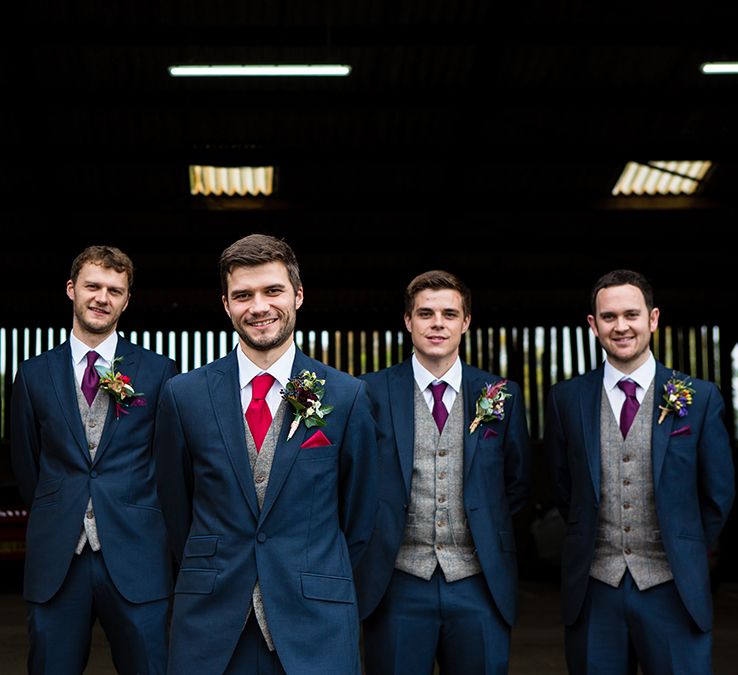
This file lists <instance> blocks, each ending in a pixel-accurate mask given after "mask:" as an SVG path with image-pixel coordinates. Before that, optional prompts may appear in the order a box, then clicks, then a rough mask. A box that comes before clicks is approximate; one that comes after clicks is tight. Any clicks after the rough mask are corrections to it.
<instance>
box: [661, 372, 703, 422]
mask: <svg viewBox="0 0 738 675" xmlns="http://www.w3.org/2000/svg"><path fill="white" fill-rule="evenodd" d="M692 394H694V389H692V383H691V382H688V381H687V378H684V379H683V380H680V379H679V378H678V377H677V376H676V371H672V377H671V379H670V380H668V381H667V382H666V384H665V385H664V401H666V405H660V406H659V410H661V414H660V415H659V424H661V423H662V422H663V421H664V420H665V419H666V416H667V415H668V414H669V413H670V412H676V414H677V415H678V416H679V417H686V416H687V414H688V413H689V411H688V410H687V406H690V405H692Z"/></svg>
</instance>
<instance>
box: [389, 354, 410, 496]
mask: <svg viewBox="0 0 738 675" xmlns="http://www.w3.org/2000/svg"><path fill="white" fill-rule="evenodd" d="M387 388H388V396H389V402H390V410H391V411H392V426H393V430H394V432H395V447H396V448H397V454H398V459H399V461H400V468H401V470H402V479H403V481H404V483H405V493H406V495H407V499H408V500H409V499H410V484H411V482H412V477H413V454H414V448H415V412H414V411H415V378H414V376H413V365H412V361H411V359H407V360H406V361H404V362H403V363H401V364H400V365H399V366H398V367H397V368H394V369H392V370H390V371H389V373H388V377H387ZM408 503H409V502H408Z"/></svg>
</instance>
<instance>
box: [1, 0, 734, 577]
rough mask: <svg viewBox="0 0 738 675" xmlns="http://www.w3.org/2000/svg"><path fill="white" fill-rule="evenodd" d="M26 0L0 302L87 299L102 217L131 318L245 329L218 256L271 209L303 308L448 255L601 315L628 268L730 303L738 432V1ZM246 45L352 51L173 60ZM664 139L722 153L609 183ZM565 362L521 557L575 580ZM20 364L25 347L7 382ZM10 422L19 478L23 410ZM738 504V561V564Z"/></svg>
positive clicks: (250, 49) (395, 284) (680, 316)
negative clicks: (553, 509)
mask: <svg viewBox="0 0 738 675" xmlns="http://www.w3.org/2000/svg"><path fill="white" fill-rule="evenodd" d="M711 4H714V5H716V6H715V7H712V6H711ZM684 7H687V5H684ZM5 15H6V18H5V21H4V22H3V23H4V30H3V40H2V41H1V42H2V46H1V47H0V49H1V50H2V60H3V63H4V66H5V67H4V68H2V69H1V70H0V78H1V80H2V88H3V91H4V94H5V96H4V101H5V103H4V104H3V106H2V113H1V115H2V120H3V130H4V133H3V134H2V140H0V144H1V145H2V160H1V161H0V172H1V173H0V198H1V199H2V216H3V218H2V220H3V228H2V235H1V236H2V246H0V275H2V283H0V307H1V308H2V312H1V313H0V328H4V329H6V330H8V331H11V330H12V329H25V328H30V329H32V330H34V329H37V328H41V329H46V328H60V327H68V326H69V325H70V311H69V310H70V308H69V304H68V301H67V300H66V298H65V296H64V286H65V282H66V280H67V278H68V273H69V266H70V263H71V261H72V259H73V258H74V256H75V255H76V254H77V253H78V252H79V251H80V250H81V249H82V248H84V247H85V246H87V245H89V244H93V243H106V244H111V245H115V246H119V247H120V248H122V249H123V250H124V251H126V252H127V253H128V254H129V255H130V256H131V257H132V259H133V261H134V263H135V265H136V282H135V287H134V293H133V298H132V301H131V305H130V307H129V309H128V310H127V312H126V314H125V315H124V317H123V320H122V322H121V325H120V328H121V329H123V330H150V331H169V330H176V331H194V330H199V331H206V330H212V331H221V330H228V329H229V327H230V326H229V323H228V321H227V318H226V317H225V315H224V313H223V310H222V305H221V302H220V287H219V278H218V268H217V261H218V256H219V255H220V252H221V251H222V250H223V248H225V247H226V246H227V245H229V244H230V243H231V242H233V241H234V240H236V239H238V238H240V237H242V236H245V235H246V234H249V233H252V232H262V233H267V234H273V235H275V236H278V237H283V238H284V239H286V240H287V241H288V242H289V243H290V244H291V245H292V246H293V248H294V249H295V251H296V253H297V256H298V259H299V260H300V264H301V269H302V276H303V282H304V284H305V305H304V306H303V308H302V309H301V310H300V313H299V315H298V328H300V329H302V330H304V331H341V332H343V333H346V332H348V331H367V332H368V333H371V332H372V331H380V332H382V331H394V332H395V333H396V332H402V330H403V324H402V311H403V304H402V293H403V290H404V287H405V285H406V284H407V282H408V281H409V280H410V279H411V278H412V277H413V276H415V275H416V274H418V273H420V272H422V271H425V270H428V269H433V268H443V269H448V270H450V271H452V272H455V273H456V274H458V275H459V276H460V277H462V278H463V279H464V280H465V281H466V282H467V283H468V284H469V286H470V287H471V289H472V293H473V320H472V326H473V328H474V327H482V328H484V329H487V327H492V328H494V329H495V330H498V329H499V328H500V327H507V328H508V329H509V330H512V329H513V328H520V329H522V328H523V327H530V328H531V329H532V328H533V327H543V328H545V329H546V330H549V329H551V328H562V327H565V326H566V327H575V326H579V327H585V326H586V315H587V313H588V311H589V306H588V305H589V289H590V287H591V286H592V284H593V283H594V281H595V280H596V279H597V278H598V277H599V276H600V275H601V274H603V273H604V272H606V271H609V270H611V269H615V268H632V269H636V270H639V271H641V272H643V273H644V274H646V276H647V277H648V278H649V279H650V280H651V281H652V283H653V285H654V288H655V292H656V304H657V305H658V306H659V307H660V309H661V321H662V324H663V325H664V326H670V327H673V329H674V331H675V335H676V333H677V332H678V331H680V330H684V331H687V332H685V333H684V335H687V333H688V330H689V329H690V327H697V332H698V334H699V331H700V328H699V327H701V326H707V327H709V329H708V330H707V334H709V336H713V337H709V340H708V343H709V344H707V345H706V346H704V347H703V348H702V349H703V350H704V352H705V354H708V356H706V357H704V358H705V359H706V360H705V362H704V363H703V362H702V361H699V359H700V358H702V357H700V356H699V354H698V357H697V359H698V361H699V362H700V364H701V365H700V367H702V366H704V368H705V372H711V373H716V374H717V375H718V376H719V379H720V385H721V389H722V392H723V394H724V396H725V400H726V404H727V411H728V413H727V421H728V424H729V429H730V431H731V434H732V438H733V439H734V447H735V438H736V430H735V419H734V407H733V400H734V397H735V396H736V392H735V391H734V387H733V382H734V381H736V380H735V376H734V371H735V367H734V366H733V358H734V357H733V356H732V354H733V352H734V351H735V349H736V345H737V344H738V319H737V318H736V312H735V310H734V295H735V291H736V289H737V285H736V282H735V260H736V250H735V247H734V246H733V245H731V244H730V243H729V242H730V241H732V240H733V235H732V233H733V230H734V229H735V226H736V211H737V210H738V209H737V207H738V190H736V187H735V186H736V180H737V179H738V126H737V125H736V124H735V120H736V119H738V103H737V101H738V96H736V88H737V87H738V78H736V77H735V76H713V77H708V76H705V75H703V74H702V73H701V72H700V64H702V63H703V62H707V61H718V60H731V59H737V58H738V47H737V46H736V40H735V25H736V23H735V22H736V19H737V18H738V10H736V9H735V8H734V7H729V6H728V5H727V4H725V3H719V4H718V3H702V4H700V5H699V6H689V7H688V11H687V10H684V11H683V10H682V7H680V5H679V4H677V5H671V6H670V8H669V10H668V11H666V12H664V11H662V10H661V9H658V10H657V9H656V8H655V7H635V6H633V7H630V6H628V7H624V6H617V5H612V6H610V5H608V6H607V7H605V6H600V5H597V6H592V4H591V3H586V2H579V1H578V0H555V1H553V2H551V1H547V2H543V1H536V0H526V1H524V2H517V3H507V4H502V5H501V4H499V3H488V2H482V1H480V0H456V1H455V2H445V1H443V0H428V1H427V2H422V3H421V2H412V1H409V0H396V1H395V2H392V3H379V2H371V1H369V0H359V1H358V2H351V3H346V2H312V1H310V0H300V1H296V0H271V1H270V2H243V3H229V2H222V1H216V2H208V3H195V2H175V1H173V0H163V1H160V2H148V3H144V2H131V3H124V4H121V3H114V4H112V5H111V4H105V3H103V4H100V3H93V2H90V1H89V0H87V1H82V0H77V1H72V0H70V1H67V2H63V3H52V2H45V1H42V2H40V3H32V4H28V3H25V4H24V3H20V4H17V5H15V6H13V7H8V8H6V9H5ZM250 63H254V64H285V63H286V64H292V63H306V64H325V63H338V64H348V65H350V66H351V69H352V70H351V74H350V75H349V76H348V77H344V78H340V77H328V78H308V77H305V78H287V77H264V78H229V77H221V78H173V77H171V76H170V75H169V73H168V67H169V66H172V65H194V64H250ZM658 160H680V161H681V160H685V161H686V160H690V161H693V160H705V161H710V162H712V165H711V168H710V169H709V171H708V172H707V174H706V175H705V177H704V179H702V180H701V181H699V186H698V188H697V190H696V192H695V193H694V194H690V195H677V196H675V195H666V196H664V195H656V196H651V195H643V196H638V195H629V196H613V195H612V192H611V191H612V189H613V187H614V185H615V183H616V181H617V179H618V177H619V176H620V174H621V172H622V171H623V169H624V167H625V165H626V163H627V162H629V161H632V162H639V163H641V164H643V165H647V164H648V162H651V161H658ZM194 164H200V165H214V166H223V167H241V166H267V165H268V166H273V167H275V182H274V190H273V194H272V195H270V196H264V195H259V196H245V197H243V196H237V195H236V196H213V195H210V196H202V195H192V194H191V193H190V184H189V166H190V165H194ZM713 327H717V329H719V339H716V338H715V337H714V335H715V333H714V331H713ZM680 335H681V333H680ZM685 339H686V338H685ZM675 345H676V346H675V347H673V349H674V350H675V351H674V359H675V365H681V364H684V363H689V362H690V361H689V358H688V357H689V350H690V347H689V346H688V345H686V344H682V343H681V342H679V344H678V345H677V344H676V338H675ZM7 349H8V350H9V351H10V349H11V348H10V347H8V348H7ZM332 349H333V348H332V347H331V350H332ZM403 349H405V353H406V352H407V344H405V345H404V347H403ZM490 349H492V348H491V347H490ZM546 349H547V347H546V346H545V345H544V352H545V351H546ZM700 349H701V348H700V347H699V346H698V347H697V352H700ZM708 352H709V353H708ZM490 353H491V352H490ZM515 354H516V352H515V349H514V348H513V349H512V351H511V361H510V364H509V369H510V373H509V374H510V377H513V378H515V379H517V378H518V377H520V378H522V377H524V369H525V367H526V362H525V358H527V357H524V356H521V355H520V354H518V355H517V356H516V355H515ZM331 356H333V351H331ZM532 358H533V357H531V359H532ZM551 358H553V360H554V361H555V360H556V358H557V357H555V356H554V357H550V356H546V355H545V354H544V356H543V360H544V364H549V365H550V363H551ZM558 358H559V359H560V358H561V357H560V356H559V357H558ZM588 359H589V360H588ZM585 362H586V365H587V366H588V367H591V366H593V365H595V364H594V363H592V362H591V356H587V357H586V359H585ZM691 362H693V361H691ZM483 363H484V366H485V367H489V368H490V369H492V370H494V369H495V368H496V367H497V366H499V356H494V357H492V356H490V357H489V359H488V358H487V356H485V357H484V359H483ZM532 363H533V362H532V361H530V363H529V364H528V365H531V364H532ZM3 365H4V366H5V364H3ZM526 372H527V371H526ZM531 377H532V376H531ZM534 379H535V378H534ZM551 384H552V379H551V376H550V374H546V373H544V375H543V379H542V380H541V381H539V382H537V385H535V386H533V390H535V391H536V392H537V394H536V396H535V397H534V398H535V399H536V400H534V401H533V402H532V404H531V405H532V406H533V417H534V418H535V419H536V420H538V421H534V422H532V424H533V428H532V430H531V431H532V435H533V437H534V441H535V443H536V449H537V455H536V459H537V461H538V464H539V466H538V467H537V473H536V475H537V478H536V494H535V495H534V498H533V500H532V503H531V505H530V507H529V508H528V509H527V510H526V512H525V513H524V514H523V515H522V518H521V521H520V532H519V534H520V535H521V541H520V545H521V550H522V551H523V555H521V569H522V571H523V575H524V578H525V576H526V575H527V578H536V575H544V576H546V578H547V579H548V580H553V581H555V578H556V574H555V571H554V572H553V573H552V570H551V569H549V568H547V567H546V565H545V564H544V563H543V562H542V561H541V560H540V559H539V558H538V557H537V556H536V552H535V550H534V549H535V546H534V542H533V541H532V539H531V535H530V526H531V524H532V523H534V522H540V521H536V519H537V518H539V517H540V516H541V515H542V514H543V513H544V512H545V509H546V508H547V507H548V506H549V505H550V504H549V500H550V495H549V492H548V486H547V476H546V473H545V469H544V468H543V465H542V464H543V459H542V457H541V456H540V453H539V452H538V450H540V436H541V425H540V412H539V411H538V408H536V406H537V405H539V404H538V403H536V401H540V400H543V399H544V397H545V394H546V393H547V390H548V388H549V387H550V385H551ZM11 385H12V377H11V373H10V372H8V371H6V372H5V373H4V376H3V384H2V388H3V392H4V393H3V396H4V399H3V400H4V402H5V401H7V400H9V398H8V397H9V396H10V392H11ZM536 387H537V388H536ZM536 397H537V398H536ZM2 414H3V416H4V419H5V420H7V414H8V413H7V405H6V406H5V408H4V410H3V413H2ZM2 442H3V445H2V461H0V481H2V484H3V486H4V487H3V489H4V490H5V491H6V493H7V494H12V474H11V472H10V470H9V461H8V459H7V455H8V427H7V421H6V422H5V425H4V427H3V434H2ZM735 520H736V518H735V515H734V516H733V519H732V521H731V523H730V524H729V527H728V529H727V530H726V532H725V533H724V536H723V539H722V542H721V543H722V548H721V558H720V559H721V563H720V566H719V570H720V571H719V574H720V580H721V581H722V580H726V581H729V582H730V581H732V582H735V581H738V577H736V573H735V570H736V569H738V551H736V544H735V541H736V534H738V528H737V527H736V523H735Z"/></svg>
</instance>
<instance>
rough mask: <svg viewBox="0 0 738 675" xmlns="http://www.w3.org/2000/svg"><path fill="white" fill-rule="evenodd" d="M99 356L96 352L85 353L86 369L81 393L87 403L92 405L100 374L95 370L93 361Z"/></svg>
mask: <svg viewBox="0 0 738 675" xmlns="http://www.w3.org/2000/svg"><path fill="white" fill-rule="evenodd" d="M98 356H99V354H98V353H97V352H93V351H89V352H87V368H85V374H84V375H83V376H82V393H83V394H84V395H85V398H86V399H87V403H88V404H89V405H92V402H93V401H94V400H95V394H97V385H98V384H99V383H100V373H98V372H97V368H95V361H97V357H98Z"/></svg>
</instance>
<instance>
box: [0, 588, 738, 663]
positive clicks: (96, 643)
mask: <svg viewBox="0 0 738 675" xmlns="http://www.w3.org/2000/svg"><path fill="white" fill-rule="evenodd" d="M6 579H7V577H6ZM6 586H7V584H6ZM714 645H715V651H714V659H715V663H714V665H715V672H714V675H735V673H736V672H738V667H737V666H736V664H737V663H738V583H732V582H731V583H725V582H724V583H722V584H721V585H720V586H719V588H718V590H717V594H716V596H715V629H714ZM25 650H26V626H25V607H24V603H23V601H22V599H21V597H20V595H19V594H18V592H17V590H15V589H14V588H7V587H6V588H0V672H1V673H3V675H23V673H25V672H26V671H25ZM85 673H86V675H114V673H115V669H114V668H113V666H112V663H111V660H110V653H109V651H108V646H107V642H106V640H105V636H104V634H103V632H102V630H101V629H100V627H99V625H96V626H95V632H94V637H93V646H92V653H91V655H90V662H89V666H88V668H87V670H86V671H85ZM565 673H566V668H565V666H564V653H563V640H562V629H561V625H560V623H559V614H558V588H557V587H556V585H555V584H552V583H537V582H530V581H526V582H523V583H522V584H521V616H520V622H519V625H518V626H517V627H516V629H515V630H514V632H513V639H512V655H511V662H510V675H547V674H551V675H564V674H565ZM203 675H209V674H207V673H203ZM460 675H462V674H460Z"/></svg>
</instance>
